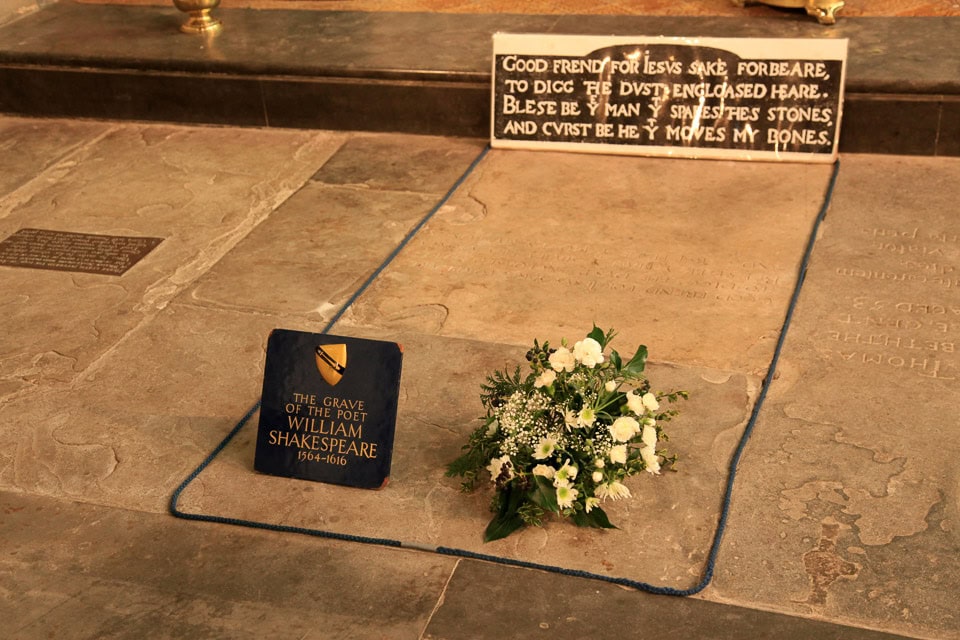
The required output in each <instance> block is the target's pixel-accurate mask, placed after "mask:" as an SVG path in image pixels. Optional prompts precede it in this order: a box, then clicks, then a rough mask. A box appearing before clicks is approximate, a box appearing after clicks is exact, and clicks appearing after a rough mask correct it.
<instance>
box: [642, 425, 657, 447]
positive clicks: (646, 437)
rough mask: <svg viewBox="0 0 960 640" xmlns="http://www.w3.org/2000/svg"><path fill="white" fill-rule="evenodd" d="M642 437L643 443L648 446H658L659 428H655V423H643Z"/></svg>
mask: <svg viewBox="0 0 960 640" xmlns="http://www.w3.org/2000/svg"><path fill="white" fill-rule="evenodd" d="M640 439H641V440H642V441H643V444H645V445H647V446H648V447H656V446H657V430H656V429H654V428H653V425H648V424H645V425H643V435H641V436H640Z"/></svg>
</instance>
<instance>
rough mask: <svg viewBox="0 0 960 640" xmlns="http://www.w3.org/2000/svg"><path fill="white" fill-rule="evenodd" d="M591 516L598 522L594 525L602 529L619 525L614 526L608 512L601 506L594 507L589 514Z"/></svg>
mask: <svg viewBox="0 0 960 640" xmlns="http://www.w3.org/2000/svg"><path fill="white" fill-rule="evenodd" d="M587 515H588V516H589V517H590V518H592V519H593V521H594V522H596V523H597V524H596V525H594V526H596V527H599V528H601V529H616V528H617V527H615V526H613V525H612V524H611V523H610V518H608V517H607V513H606V512H605V511H604V510H603V509H601V508H600V507H594V508H593V509H592V510H591V511H590V513H588V514H587Z"/></svg>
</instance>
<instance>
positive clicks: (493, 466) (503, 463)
mask: <svg viewBox="0 0 960 640" xmlns="http://www.w3.org/2000/svg"><path fill="white" fill-rule="evenodd" d="M504 467H506V470H507V479H508V480H509V479H510V478H512V477H513V465H512V464H511V463H510V456H500V457H499V458H492V459H491V460H490V464H488V465H487V471H489V472H490V476H491V479H492V480H493V481H494V482H496V481H497V478H499V477H500V474H501V473H503V470H504Z"/></svg>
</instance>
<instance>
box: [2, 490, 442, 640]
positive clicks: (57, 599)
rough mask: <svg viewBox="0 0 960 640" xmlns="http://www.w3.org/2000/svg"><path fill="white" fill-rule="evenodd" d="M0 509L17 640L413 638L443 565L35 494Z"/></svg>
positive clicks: (8, 612) (5, 586) (7, 612)
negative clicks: (52, 639) (280, 633)
mask: <svg viewBox="0 0 960 640" xmlns="http://www.w3.org/2000/svg"><path fill="white" fill-rule="evenodd" d="M0 504H3V507H4V508H3V515H2V517H0V538H2V539H3V541H4V545H3V551H2V554H0V615H2V616H3V620H4V627H5V629H4V635H5V636H6V637H9V638H17V639H18V640H19V639H23V640H27V639H30V638H41V637H43V638H46V637H58V638H66V637H69V638H76V639H78V640H86V639H90V640H93V639H95V638H185V637H193V638H199V637H221V638H222V637H230V638H241V639H246V638H250V639H252V638H262V637H269V636H273V635H275V634H276V632H277V630H278V629H283V632H284V635H287V634H289V635H290V636H291V637H297V638H312V639H319V638H330V637H337V638H361V637H373V636H371V635H370V634H371V631H372V630H374V629H375V630H376V634H377V635H376V637H386V638H415V637H418V636H419V634H420V632H421V630H422V629H423V627H424V626H425V625H426V623H427V621H428V620H429V616H430V614H431V613H432V611H433V609H434V607H435V605H436V602H437V600H438V598H439V597H440V594H441V593H442V591H443V588H444V585H445V584H446V582H447V580H448V579H449V576H450V574H451V573H452V572H453V569H454V567H455V564H456V560H454V559H451V558H442V557H440V556H435V555H427V554H422V553H412V552H404V551H400V552H397V551H396V550H387V549H376V548H368V547H357V546H356V545H349V544H345V543H337V542H332V541H327V542H325V543H322V544H318V541H316V540H313V539H308V538H304V537H293V538H289V537H288V538H284V539H283V540H280V539H278V536H277V534H274V533H269V532H263V531H256V530H253V529H239V528H236V527H225V526H223V525H202V524H201V525H198V524H197V523H193V522H184V521H182V520H176V519H174V518H169V517H164V516H158V515H154V514H144V513H137V512H132V511H125V510H119V509H107V508H103V507H97V506H93V505H80V504H76V503H71V502H67V501H61V500H52V499H49V498H39V497H36V496H27V495H18V494H10V493H0ZM387 567H389V569H387Z"/></svg>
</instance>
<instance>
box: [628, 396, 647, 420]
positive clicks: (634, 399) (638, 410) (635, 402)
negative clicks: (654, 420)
mask: <svg viewBox="0 0 960 640" xmlns="http://www.w3.org/2000/svg"><path fill="white" fill-rule="evenodd" d="M627 408H628V409H630V411H633V412H634V413H635V414H637V415H638V416H642V415H643V414H644V413H646V411H645V409H646V407H644V405H643V399H642V398H641V397H640V396H638V395H637V392H636V391H630V393H628V394H627Z"/></svg>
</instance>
